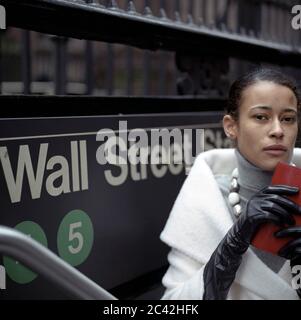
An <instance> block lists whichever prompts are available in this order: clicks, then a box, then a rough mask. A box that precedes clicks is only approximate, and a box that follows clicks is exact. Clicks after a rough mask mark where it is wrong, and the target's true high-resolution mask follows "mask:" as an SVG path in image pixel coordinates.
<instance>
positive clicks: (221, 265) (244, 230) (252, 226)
mask: <svg viewBox="0 0 301 320" xmlns="http://www.w3.org/2000/svg"><path fill="white" fill-rule="evenodd" d="M298 192H299V189H298V188H295V187H289V186H284V185H277V186H270V187H266V188H264V189H263V190H261V191H259V192H258V193H256V194H255V195H254V196H253V197H251V199H250V200H249V201H248V203H247V205H246V209H245V212H244V213H242V214H241V216H240V217H239V218H238V220H237V221H236V222H235V223H234V225H233V226H232V228H231V229H230V230H229V231H228V232H227V234H226V236H225V237H224V238H223V240H222V241H221V242H220V244H219V245H218V247H217V248H216V250H215V251H214V252H213V254H212V256H211V258H210V260H209V261H208V263H207V264H206V266H205V269H204V295H203V299H204V300H216V299H218V300H224V299H226V298H227V294H228V291H229V289H230V286H231V284H232V282H233V280H234V278H235V274H236V271H237V269H238V267H239V266H240V264H241V260H242V255H243V253H244V252H245V251H246V250H247V249H248V247H249V245H250V243H251V241H252V238H253V237H254V235H255V233H256V231H257V230H258V227H259V226H260V225H262V224H264V223H267V222H273V223H275V224H276V225H279V226H282V227H283V226H285V225H293V224H295V220H294V218H293V216H292V215H293V214H301V208H300V207H299V206H298V205H297V204H295V203H294V202H293V201H291V200H289V199H287V198H285V197H283V195H295V194H297V193H298Z"/></svg>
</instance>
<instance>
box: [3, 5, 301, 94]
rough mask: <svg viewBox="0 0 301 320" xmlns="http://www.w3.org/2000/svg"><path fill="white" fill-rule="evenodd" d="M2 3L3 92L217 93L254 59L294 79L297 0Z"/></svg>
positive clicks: (296, 65) (296, 48)
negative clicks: (5, 14) (4, 16)
mask: <svg viewBox="0 0 301 320" xmlns="http://www.w3.org/2000/svg"><path fill="white" fill-rule="evenodd" d="M2 3H3V5H4V6H6V7H7V12H8V17H7V20H8V25H9V26H10V27H9V28H8V30H7V31H6V32H5V33H2V34H1V43H2V48H1V68H0V70H1V76H0V80H1V90H2V93H25V94H31V93H41V94H88V95H102V96H105V95H114V96H115V95H163V96H164V95H175V94H189V95H202V96H212V95H213V96H224V95H225V92H226V90H227V88H228V85H229V82H230V81H231V80H232V79H233V78H235V77H236V76H237V74H238V73H239V72H241V71H242V70H244V69H248V68H249V66H250V64H251V65H253V64H254V63H255V64H262V63H273V64H276V65H278V66H280V67H283V68H285V69H286V70H285V71H288V72H290V73H294V75H295V76H297V78H299V72H298V70H297V69H296V68H298V67H299V65H300V62H299V54H300V43H301V42H300V39H301V38H300V32H298V31H296V30H294V29H293V28H292V26H291V20H292V17H293V16H292V13H291V9H292V6H293V5H294V4H295V1H281V0H278V1H275V0H274V1H255V0H244V1H242V0H210V1H209V0H189V1H187V0H185V1H183V0H182V1H181V0H169V1H167V0H165V1H164V0H141V1H139V0H137V1H128V0H112V1H93V0H86V1H84V0H52V1H51V0H46V1H34V0H31V1H28V0H27V1H22V2H21V3H20V1H12V0H5V1H2ZM16 27H17V28H18V29H16ZM19 28H21V29H19ZM30 30H34V31H30ZM76 38H77V39H76ZM82 39H86V40H82ZM175 54H176V56H175Z"/></svg>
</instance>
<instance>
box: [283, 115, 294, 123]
mask: <svg viewBox="0 0 301 320" xmlns="http://www.w3.org/2000/svg"><path fill="white" fill-rule="evenodd" d="M282 121H283V122H295V121H296V117H293V116H288V117H283V118H282Z"/></svg>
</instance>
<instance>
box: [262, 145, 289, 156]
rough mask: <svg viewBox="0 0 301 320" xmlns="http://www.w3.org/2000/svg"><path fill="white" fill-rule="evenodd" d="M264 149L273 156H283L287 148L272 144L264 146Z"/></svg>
mask: <svg viewBox="0 0 301 320" xmlns="http://www.w3.org/2000/svg"><path fill="white" fill-rule="evenodd" d="M263 151H264V152H266V153H267V154H269V155H272V156H282V155H283V154H284V153H286V151H287V148H286V147H285V146H282V145H272V146H268V147H266V148H264V149H263Z"/></svg>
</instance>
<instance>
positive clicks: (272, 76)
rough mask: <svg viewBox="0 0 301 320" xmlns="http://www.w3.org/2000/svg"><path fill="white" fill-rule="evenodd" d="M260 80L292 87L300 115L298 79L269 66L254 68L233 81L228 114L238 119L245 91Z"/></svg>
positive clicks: (227, 109)
mask: <svg viewBox="0 0 301 320" xmlns="http://www.w3.org/2000/svg"><path fill="white" fill-rule="evenodd" d="M259 81H270V82H273V83H275V84H279V85H281V86H285V87H287V88H289V89H291V90H292V92H293V93H294V95H295V96H296V99H297V103H298V106H297V107H298V115H300V107H301V102H300V95H299V92H298V89H297V84H296V81H295V80H294V79H292V78H290V77H289V76H287V75H285V74H284V73H282V72H281V71H279V70H276V69H269V68H257V69H254V70H252V71H251V72H249V73H247V74H245V75H243V76H242V77H240V78H238V79H237V80H236V81H234V82H233V84H232V85H231V87H230V90H229V97H228V103H227V106H226V110H225V112H226V114H229V115H231V116H232V117H233V119H235V120H238V118H239V106H240V103H241V98H242V94H243V91H244V90H245V89H247V88H248V87H249V86H251V85H253V84H255V83H257V82H259Z"/></svg>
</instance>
